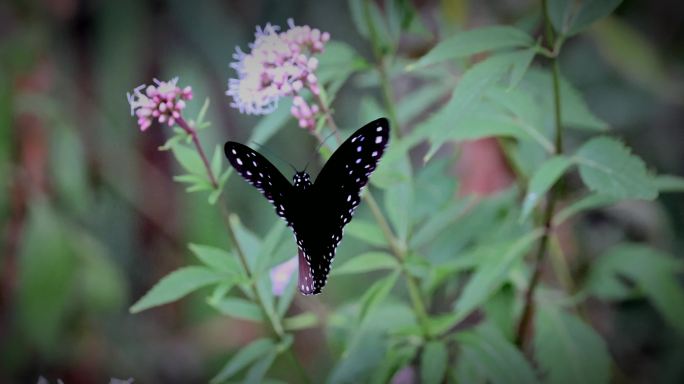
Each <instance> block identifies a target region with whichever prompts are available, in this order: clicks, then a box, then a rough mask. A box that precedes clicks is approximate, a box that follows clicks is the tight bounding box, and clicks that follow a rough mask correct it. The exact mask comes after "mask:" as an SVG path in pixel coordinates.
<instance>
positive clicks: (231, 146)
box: [223, 141, 292, 226]
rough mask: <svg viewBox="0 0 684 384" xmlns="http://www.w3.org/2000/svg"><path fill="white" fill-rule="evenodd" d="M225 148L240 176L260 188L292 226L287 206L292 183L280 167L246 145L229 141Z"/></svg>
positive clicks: (229, 159) (279, 213)
mask: <svg viewBox="0 0 684 384" xmlns="http://www.w3.org/2000/svg"><path fill="white" fill-rule="evenodd" d="M223 149H224V152H225V154H226V157H227V158H228V161H229V162H230V164H231V165H232V166H233V168H235V170H236V171H237V172H238V173H239V174H240V176H242V177H243V178H244V179H245V180H247V182H249V183H250V184H252V185H253V186H254V187H255V188H256V189H258V190H259V191H260V192H261V193H262V194H263V195H264V197H266V199H268V201H270V202H271V204H273V206H275V209H276V213H277V214H278V216H280V217H282V218H283V219H285V221H286V222H287V224H288V225H290V226H291V225H292V223H291V221H290V220H289V219H288V218H289V215H288V208H287V207H288V203H289V201H290V199H291V194H292V185H291V184H290V182H289V181H287V179H286V178H285V176H283V174H282V173H280V171H278V168H276V167H275V166H274V165H273V164H271V162H270V161H268V160H266V158H265V157H263V156H261V155H260V154H259V153H257V152H256V151H254V150H253V149H251V148H249V147H247V146H246V145H242V144H240V143H236V142H234V141H229V142H227V143H226V144H225V146H224V147H223Z"/></svg>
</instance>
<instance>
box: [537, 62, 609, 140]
mask: <svg viewBox="0 0 684 384" xmlns="http://www.w3.org/2000/svg"><path fill="white" fill-rule="evenodd" d="M524 83H525V85H526V86H527V87H526V89H529V92H532V93H534V96H535V98H534V100H535V101H536V103H538V104H541V105H539V106H538V108H540V109H541V110H542V111H544V112H545V116H544V118H545V120H544V121H552V119H553V87H552V84H553V79H552V76H551V73H550V72H549V71H547V70H541V69H537V68H531V69H530V70H528V71H527V74H526V76H525V78H524ZM559 83H560V84H559V86H560V102H561V111H562V113H561V121H562V123H563V126H564V127H568V128H574V129H582V130H589V131H605V130H607V129H608V128H609V126H608V124H607V123H606V122H605V121H603V120H601V119H600V118H598V117H597V116H596V115H595V114H594V113H593V112H592V111H591V110H590V109H589V106H588V105H587V103H586V101H584V98H583V97H582V94H581V93H580V92H579V91H578V90H577V89H576V88H575V87H574V86H573V85H572V83H570V82H569V81H568V80H567V79H565V78H564V77H563V76H562V75H561V77H560V81H559Z"/></svg>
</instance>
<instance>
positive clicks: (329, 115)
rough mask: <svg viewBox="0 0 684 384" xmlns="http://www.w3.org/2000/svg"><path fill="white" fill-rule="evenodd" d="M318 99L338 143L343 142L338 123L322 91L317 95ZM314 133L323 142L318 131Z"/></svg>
mask: <svg viewBox="0 0 684 384" xmlns="http://www.w3.org/2000/svg"><path fill="white" fill-rule="evenodd" d="M316 101H317V102H318V105H319V106H320V107H321V110H322V111H323V114H324V115H325V119H326V120H327V121H328V125H329V126H330V129H331V130H332V131H333V133H334V134H335V139H336V140H337V142H338V143H341V142H342V138H341V137H340V130H339V129H338V128H337V124H335V120H333V118H332V113H331V112H330V107H329V106H328V103H327V102H326V101H325V100H324V99H323V96H322V95H321V94H320V93H319V94H317V95H316ZM314 134H315V136H316V138H317V139H318V141H321V142H322V139H321V137H320V135H319V134H318V133H317V132H314Z"/></svg>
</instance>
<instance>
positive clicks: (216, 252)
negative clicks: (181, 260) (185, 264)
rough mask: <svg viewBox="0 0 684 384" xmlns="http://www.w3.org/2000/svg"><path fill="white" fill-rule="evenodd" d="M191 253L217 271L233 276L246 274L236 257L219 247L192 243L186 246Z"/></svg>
mask: <svg viewBox="0 0 684 384" xmlns="http://www.w3.org/2000/svg"><path fill="white" fill-rule="evenodd" d="M188 247H189V248H190V250H191V251H192V253H194V254H195V256H197V258H198V259H199V260H200V261H201V262H202V263H204V264H205V265H206V266H207V267H209V268H212V269H214V270H216V271H218V272H223V273H228V274H231V275H235V276H246V275H245V272H244V269H243V268H242V265H240V262H239V261H238V260H237V257H236V256H235V255H233V254H231V253H229V252H228V251H225V250H223V249H221V248H216V247H212V246H210V245H200V244H192V243H190V245H189V246H188Z"/></svg>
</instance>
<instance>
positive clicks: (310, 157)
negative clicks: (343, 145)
mask: <svg viewBox="0 0 684 384" xmlns="http://www.w3.org/2000/svg"><path fill="white" fill-rule="evenodd" d="M334 134H335V132H330V133H329V134H328V136H326V137H324V138H323V140H321V142H320V143H318V145H316V150H315V151H313V153H311V156H309V161H307V162H306V165H305V166H304V172H306V169H307V168H308V167H309V163H311V160H313V159H314V157H315V156H316V155H317V154H318V151H319V150H320V149H321V147H322V146H323V144H325V142H326V141H327V140H328V139H329V138H330V137H331V136H332V135H334Z"/></svg>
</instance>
